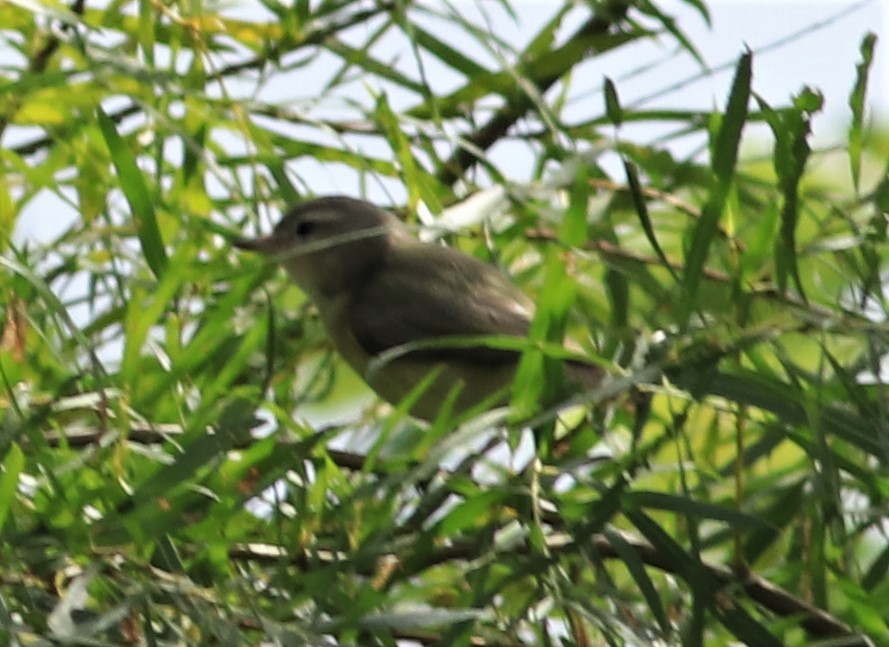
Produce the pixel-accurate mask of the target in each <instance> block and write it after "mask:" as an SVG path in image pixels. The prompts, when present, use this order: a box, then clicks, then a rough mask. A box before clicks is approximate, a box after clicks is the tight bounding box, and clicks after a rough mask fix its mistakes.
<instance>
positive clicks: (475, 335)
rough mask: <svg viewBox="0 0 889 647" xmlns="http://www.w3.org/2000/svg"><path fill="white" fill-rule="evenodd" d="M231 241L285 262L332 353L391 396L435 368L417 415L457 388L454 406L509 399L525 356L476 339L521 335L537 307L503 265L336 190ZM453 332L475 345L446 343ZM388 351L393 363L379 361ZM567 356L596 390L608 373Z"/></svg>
mask: <svg viewBox="0 0 889 647" xmlns="http://www.w3.org/2000/svg"><path fill="white" fill-rule="evenodd" d="M235 246H236V247H239V248H241V249H246V250H252V251H256V252H260V253H262V254H263V255H265V256H267V257H268V258H270V259H271V260H273V261H276V262H278V263H280V264H281V265H282V266H283V267H284V269H285V270H286V271H287V273H288V274H289V275H290V277H291V278H292V279H293V280H294V281H295V282H296V283H297V284H298V285H299V286H300V287H301V288H302V289H303V290H304V291H305V292H306V294H307V295H308V296H309V297H310V298H311V299H312V301H314V303H315V305H316V306H317V308H318V312H319V314H320V316H321V320H322V322H323V323H324V327H325V328H326V329H327V332H328V334H329V335H330V338H331V339H332V340H333V343H334V346H335V347H336V349H337V351H338V352H339V353H340V354H341V355H342V356H343V358H344V359H345V360H346V361H347V362H348V363H349V365H350V366H351V367H352V368H353V369H354V370H355V371H357V372H358V374H359V375H360V376H362V377H363V378H364V379H365V381H366V382H367V383H368V385H369V386H370V387H371V388H372V389H373V390H374V391H376V393H377V394H378V395H379V396H380V397H382V398H383V399H384V400H387V401H388V402H390V403H393V404H398V403H399V402H400V401H401V400H402V399H403V398H405V396H407V395H408V394H410V393H411V392H412V390H414V389H416V388H417V386H418V385H419V384H421V383H422V382H423V380H424V379H426V378H428V376H429V375H430V373H431V372H433V371H438V372H437V374H436V377H435V379H434V381H433V382H432V384H431V385H430V386H429V388H427V389H426V390H425V391H424V392H423V393H422V395H421V396H420V398H419V400H418V401H417V402H416V404H414V406H412V407H411V413H412V414H413V415H415V416H417V417H420V418H424V419H427V420H428V419H432V418H434V417H435V416H436V414H437V413H438V411H439V409H440V407H441V406H442V403H443V402H444V401H445V400H446V399H447V397H448V395H449V394H450V393H451V391H452V389H455V388H456V389H459V392H458V394H457V398H456V401H455V409H456V410H458V411H460V410H465V409H467V408H469V407H472V406H474V405H476V404H478V403H480V402H482V401H484V400H486V399H488V398H489V397H491V396H492V395H493V394H494V393H498V392H502V394H503V397H502V400H503V401H506V400H507V399H508V397H509V392H508V386H509V385H510V384H511V382H512V379H513V377H514V375H515V372H516V367H517V365H518V360H519V357H520V355H521V353H520V352H519V351H518V350H508V349H502V348H492V347H490V346H486V345H484V343H483V340H480V338H483V337H484V336H489V337H490V336H504V335H505V336H510V337H524V336H526V335H527V334H528V330H529V327H530V322H531V318H532V317H533V314H534V307H533V304H532V303H531V302H530V301H529V300H528V298H527V297H526V296H525V295H524V294H523V293H522V292H520V291H519V289H518V288H516V287H515V286H514V285H513V284H512V283H510V281H509V280H508V279H507V278H506V276H504V275H503V274H502V273H501V272H500V271H498V270H497V269H496V268H494V267H492V266H490V265H487V264H485V263H483V262H482V261H480V260H478V259H476V258H473V257H472V256H469V255H467V254H464V253H462V252H459V251H456V250H454V249H450V248H447V247H442V246H440V245H436V244H430V243H423V242H421V241H419V240H418V239H416V238H415V237H414V236H412V235H411V234H410V232H409V231H408V228H407V227H406V226H405V225H404V224H403V223H402V222H401V221H400V220H398V218H396V217H395V216H394V215H392V214H390V213H388V212H387V211H384V210H382V209H379V208H377V207H375V206H374V205H372V204H370V203H368V202H364V201H363V200H356V199H353V198H347V197H339V196H337V197H326V198H319V199H317V200H311V201H308V202H303V203H301V204H299V205H297V206H295V207H293V208H292V209H291V210H290V211H289V212H288V213H287V214H286V215H285V216H284V218H283V219H282V220H281V222H279V223H278V225H277V226H276V227H275V230H274V231H273V232H272V233H271V234H270V235H268V236H264V237H261V238H256V239H252V240H240V241H237V242H235ZM456 337H466V338H467V342H468V345H463V344H459V343H457V344H455V345H453V346H450V347H449V346H448V345H447V344H448V340H450V341H451V342H453V341H454V339H455V338H456ZM444 338H447V339H444ZM435 340H442V343H441V344H440V345H437V344H435ZM424 342H430V343H427V344H426V345H425V346H424ZM405 344H408V345H409V346H408V347H406V348H405V352H404V353H402V354H399V353H398V351H397V349H398V348H399V347H401V346H403V345H405ZM387 351H389V353H390V354H391V355H392V357H393V358H392V359H391V360H388V361H387V360H385V355H384V358H383V360H381V361H378V362H376V363H374V359H375V358H379V357H380V355H381V354H385V353H387ZM393 351H394V352H393ZM564 365H565V378H566V380H565V381H566V382H568V383H572V384H573V385H574V386H575V388H578V387H579V388H592V387H594V386H596V385H598V384H599V382H600V381H601V380H602V376H603V374H604V371H603V370H602V368H601V367H599V366H596V365H593V364H587V363H584V362H580V361H576V360H567V361H566V362H565V363H564Z"/></svg>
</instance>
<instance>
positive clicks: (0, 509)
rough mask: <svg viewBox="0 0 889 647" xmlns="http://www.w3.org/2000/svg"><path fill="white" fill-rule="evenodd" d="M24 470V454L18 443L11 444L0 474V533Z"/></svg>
mask: <svg viewBox="0 0 889 647" xmlns="http://www.w3.org/2000/svg"><path fill="white" fill-rule="evenodd" d="M24 468H25V454H24V452H22V448H21V447H19V445H18V443H12V444H11V445H10V446H9V450H8V451H7V452H6V457H5V458H4V459H3V471H2V473H0V531H2V530H3V526H4V525H6V518H7V517H8V516H9V511H10V510H11V509H12V506H13V504H14V503H15V495H16V491H17V490H18V484H19V475H20V474H21V473H22V471H23V470H24Z"/></svg>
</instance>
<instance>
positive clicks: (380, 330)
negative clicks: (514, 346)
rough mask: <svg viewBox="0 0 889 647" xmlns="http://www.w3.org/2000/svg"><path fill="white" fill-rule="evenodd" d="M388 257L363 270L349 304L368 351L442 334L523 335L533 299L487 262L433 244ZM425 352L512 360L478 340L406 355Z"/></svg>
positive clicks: (506, 353)
mask: <svg viewBox="0 0 889 647" xmlns="http://www.w3.org/2000/svg"><path fill="white" fill-rule="evenodd" d="M394 256H395V258H390V259H388V260H387V262H386V265H385V266H384V267H382V268H379V270H378V271H376V272H373V273H372V274H371V276H369V277H367V281H366V283H365V286H364V288H363V289H362V290H360V291H358V292H357V293H356V294H355V297H354V300H353V301H352V303H351V304H350V306H349V308H348V317H349V325H350V328H351V330H352V334H353V335H354V337H355V339H356V341H357V342H358V343H359V345H360V346H361V347H362V348H363V349H364V350H365V352H367V353H368V355H371V356H375V355H379V354H380V353H382V352H385V351H387V350H389V349H393V348H395V347H398V346H401V345H403V344H409V343H411V342H419V341H429V340H434V339H438V338H442V337H454V336H486V335H501V336H502V335H508V336H514V337H525V336H526V335H527V334H528V328H529V326H530V319H531V316H532V312H533V307H532V305H531V303H530V302H529V301H528V299H527V298H526V297H525V295H524V294H522V293H521V292H520V291H519V290H518V288H516V287H515V286H514V285H513V284H512V283H510V282H509V280H508V279H507V278H506V277H505V276H504V275H503V274H501V273H500V272H498V271H497V270H496V269H494V268H493V267H491V266H489V265H486V264H485V263H482V262H481V261H478V260H476V259H474V258H472V257H469V256H465V255H463V254H461V253H460V252H456V251H454V250H451V249H447V248H444V247H436V246H434V245H421V244H418V245H416V246H411V247H410V248H405V249H401V250H399V254H397V255H394ZM379 304H385V307H380V306H379ZM427 353H428V354H429V355H430V356H434V357H441V358H443V359H448V358H460V359H466V360H471V361H479V362H505V361H515V358H516V355H517V352H515V351H509V350H502V349H495V348H490V347H486V346H484V345H481V344H480V345H478V346H474V347H472V348H465V347H464V348H457V347H449V348H441V347H436V348H430V349H419V350H415V351H412V352H411V356H413V357H416V356H417V355H420V354H427Z"/></svg>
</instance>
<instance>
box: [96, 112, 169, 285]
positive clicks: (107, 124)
mask: <svg viewBox="0 0 889 647" xmlns="http://www.w3.org/2000/svg"><path fill="white" fill-rule="evenodd" d="M96 119H97V120H98V122H99V128H100V129H101V131H102V136H103V137H104V138H105V144H106V145H107V146H108V151H109V152H110V153H111V161H112V162H113V163H114V168H115V169H117V177H118V179H120V189H121V191H123V194H124V196H125V197H126V199H127V203H129V205H130V211H131V212H132V216H133V221H134V223H135V225H136V235H137V236H138V238H139V243H140V245H141V246H142V253H143V254H145V261H146V262H147V263H148V267H150V268H151V271H152V272H153V273H154V276H155V277H156V278H158V279H160V278H161V277H162V276H163V275H164V272H165V271H166V269H167V252H166V250H165V249H164V241H163V239H162V238H161V233H160V229H159V228H158V225H157V216H156V215H155V212H154V205H153V204H152V202H151V196H150V194H149V192H148V187H147V186H146V185H145V181H144V180H143V179H142V172H141V171H140V170H139V167H138V166H137V165H136V158H135V157H133V154H132V152H131V151H130V149H129V147H127V144H126V142H125V141H124V140H123V138H122V137H121V136H120V134H119V133H118V132H117V128H115V126H114V122H113V121H112V120H111V118H110V117H109V116H108V115H107V114H105V111H104V110H102V108H101V107H98V108H96Z"/></svg>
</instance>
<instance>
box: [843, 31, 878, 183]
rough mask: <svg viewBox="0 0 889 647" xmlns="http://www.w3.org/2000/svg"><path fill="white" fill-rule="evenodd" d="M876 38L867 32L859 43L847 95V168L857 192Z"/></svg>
mask: <svg viewBox="0 0 889 647" xmlns="http://www.w3.org/2000/svg"><path fill="white" fill-rule="evenodd" d="M876 43H877V36H876V34H874V33H873V32H869V33H868V34H867V35H866V36H865V37H864V38H863V39H862V41H861V62H860V63H859V64H858V65H857V66H856V68H855V70H856V75H855V86H854V87H853V88H852V93H851V94H850V95H849V108H851V110H852V123H851V124H850V125H849V166H850V168H851V170H852V183H853V185H854V186H855V191H856V192H857V191H858V188H859V183H860V181H861V137H862V126H863V122H864V100H865V97H866V96H867V83H868V78H869V76H870V70H871V63H873V60H874V47H875V45H876Z"/></svg>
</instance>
